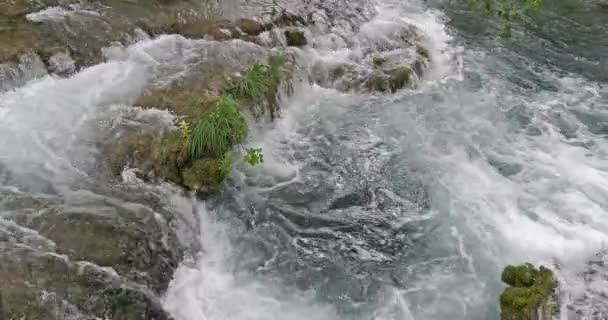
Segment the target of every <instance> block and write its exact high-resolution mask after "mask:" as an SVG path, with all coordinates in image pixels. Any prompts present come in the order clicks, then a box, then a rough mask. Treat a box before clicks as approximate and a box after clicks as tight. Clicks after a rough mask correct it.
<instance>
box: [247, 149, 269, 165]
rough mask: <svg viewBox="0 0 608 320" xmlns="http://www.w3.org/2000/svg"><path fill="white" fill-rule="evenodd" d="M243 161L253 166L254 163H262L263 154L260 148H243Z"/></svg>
mask: <svg viewBox="0 0 608 320" xmlns="http://www.w3.org/2000/svg"><path fill="white" fill-rule="evenodd" d="M243 161H245V162H247V163H248V164H250V165H252V166H255V165H256V164H260V163H264V155H263V154H262V149H261V148H248V149H247V150H245V156H244V157H243Z"/></svg>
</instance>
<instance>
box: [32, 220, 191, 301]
mask: <svg viewBox="0 0 608 320" xmlns="http://www.w3.org/2000/svg"><path fill="white" fill-rule="evenodd" d="M26 226H28V227H30V228H32V229H34V230H36V231H38V232H39V234H41V235H43V236H44V237H46V238H47V239H49V240H52V241H53V242H54V243H55V245H56V248H57V252H58V253H59V254H65V255H66V256H67V257H69V259H70V260H73V261H87V262H91V263H94V264H96V265H98V266H100V267H110V268H112V269H113V270H114V271H116V272H118V273H119V274H120V275H122V276H123V277H125V278H127V279H129V280H131V281H133V282H136V283H139V284H142V285H145V286H146V287H148V288H150V289H152V290H154V291H155V292H157V293H161V292H163V291H164V290H165V289H166V287H167V285H168V283H169V281H170V280H171V277H172V274H173V271H174V269H175V268H176V267H177V264H178V261H179V260H180V258H181V257H180V252H179V251H178V250H177V249H176V248H178V246H177V245H176V243H171V239H166V241H167V242H168V243H163V242H162V240H161V239H162V238H163V233H164V232H163V227H162V226H161V225H160V223H159V221H158V220H156V219H155V217H154V215H153V214H152V213H147V215H145V216H144V215H142V216H141V217H138V216H136V215H134V214H133V213H131V212H124V211H122V210H116V209H114V208H104V210H99V212H86V211H81V212H71V211H50V212H47V213H45V214H42V215H38V216H36V217H34V218H33V219H31V221H30V222H29V223H27V224H26ZM169 238H170V237H169Z"/></svg>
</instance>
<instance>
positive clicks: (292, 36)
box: [285, 30, 308, 47]
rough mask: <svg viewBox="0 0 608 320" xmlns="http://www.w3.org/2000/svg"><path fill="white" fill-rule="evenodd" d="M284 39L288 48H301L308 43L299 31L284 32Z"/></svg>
mask: <svg viewBox="0 0 608 320" xmlns="http://www.w3.org/2000/svg"><path fill="white" fill-rule="evenodd" d="M285 39H286V40H287V45H288V46H290V47H303V46H305V45H306V44H307V43H308V41H306V37H305V36H304V32H302V31H301V30H285Z"/></svg>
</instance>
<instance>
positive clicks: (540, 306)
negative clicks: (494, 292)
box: [500, 263, 556, 320]
mask: <svg viewBox="0 0 608 320" xmlns="http://www.w3.org/2000/svg"><path fill="white" fill-rule="evenodd" d="M501 279H502V281H503V282H504V283H506V284H508V285H509V287H507V288H506V289H505V290H504V291H503V293H502V294H501V295H500V310H501V311H500V319H501V320H548V319H551V316H552V314H553V312H554V311H555V310H554V308H556V307H555V306H554V301H553V290H554V288H555V281H554V278H553V272H552V271H551V270H549V269H547V268H545V267H543V266H540V268H538V269H536V268H535V267H534V266H533V265H532V264H529V263H526V264H524V265H519V266H507V267H506V268H505V269H504V270H503V273H502V276H501Z"/></svg>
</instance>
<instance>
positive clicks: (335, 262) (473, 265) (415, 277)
mask: <svg viewBox="0 0 608 320" xmlns="http://www.w3.org/2000/svg"><path fill="white" fill-rule="evenodd" d="M328 3H331V5H335V6H336V7H338V8H341V7H340V6H345V7H344V8H347V6H352V7H353V8H356V9H357V10H353V12H354V13H353V12H351V11H349V10H347V9H345V10H344V11H345V14H344V15H345V16H348V17H349V23H345V22H344V20H340V17H338V18H336V19H337V20H336V21H335V23H333V24H329V25H327V26H326V28H322V27H319V28H317V29H314V28H312V29H311V31H310V32H309V34H308V36H309V38H310V39H311V40H313V43H314V48H308V49H304V50H297V49H294V50H295V52H296V53H297V55H298V56H299V58H300V61H301V63H302V64H303V65H304V66H306V65H307V64H310V66H312V65H315V64H321V65H326V64H331V63H334V62H336V61H338V62H340V61H349V62H353V63H359V64H365V63H366V61H363V59H362V55H363V52H364V51H365V50H366V49H367V48H369V46H370V45H378V44H382V45H388V46H395V41H396V40H395V39H394V38H393V35H394V34H395V32H398V31H399V30H401V28H406V27H407V26H408V25H414V26H416V27H417V28H419V29H420V30H421V31H422V33H423V35H424V38H423V39H422V40H421V41H422V42H423V43H424V45H425V46H426V47H427V48H428V49H429V51H430V52H431V58H432V63H431V65H430V66H429V69H428V70H427V73H426V74H425V76H424V77H422V78H421V79H419V81H418V85H417V86H416V87H415V88H412V89H404V90H401V91H399V92H397V93H396V94H394V95H385V94H357V93H342V92H340V91H337V90H335V89H333V88H331V87H322V86H319V85H316V84H309V83H308V82H302V83H297V84H295V87H294V92H293V94H292V95H290V96H289V97H285V98H284V99H283V100H282V102H281V117H280V118H279V119H278V120H276V121H275V122H274V123H272V124H261V125H259V126H258V127H255V128H254V132H253V134H252V138H251V140H250V141H249V142H248V144H250V145H251V146H256V147H262V148H263V150H264V155H265V160H266V161H265V163H264V164H263V165H261V166H257V167H254V168H251V167H247V166H245V165H242V164H237V165H236V167H235V168H234V170H233V171H232V172H231V174H230V177H229V179H228V181H227V182H226V184H225V186H224V187H223V189H222V191H221V192H220V194H218V195H216V196H214V197H213V198H212V199H209V200H207V201H205V202H201V201H197V200H194V199H190V198H184V197H183V196H181V195H179V194H176V193H174V192H173V191H167V189H166V188H160V189H158V188H156V187H153V186H147V187H144V189H148V190H149V189H152V190H156V191H155V192H158V193H159V194H160V195H161V199H164V200H162V201H164V204H163V205H164V206H165V207H167V208H169V210H173V211H176V212H178V213H183V214H184V215H187V214H188V213H190V212H196V213H197V214H198V215H199V220H200V221H199V223H198V225H200V244H201V246H202V251H201V252H200V254H199V255H198V256H197V257H196V258H193V259H191V261H186V262H185V263H184V264H183V265H182V266H181V267H180V268H179V269H178V270H177V272H176V274H175V279H174V281H173V282H172V284H171V286H170V288H169V291H168V292H167V294H166V297H164V305H165V308H166V309H167V310H168V311H169V312H171V314H172V315H173V316H174V317H175V318H176V319H177V320H190V319H209V320H215V319H221V320H224V319H235V320H236V319H239V320H240V319H286V320H289V319H378V320H381V319H496V318H497V316H498V303H497V302H498V295H499V293H500V291H501V290H502V288H503V287H502V284H501V283H500V279H499V278H500V271H501V270H502V268H503V267H504V266H505V265H506V264H509V263H521V262H524V261H529V262H533V263H536V264H544V265H548V266H551V267H553V268H554V269H555V270H556V273H557V275H558V278H559V279H560V280H561V286H562V287H561V296H560V298H561V303H562V313H561V315H562V318H563V319H579V318H581V319H587V318H588V319H592V318H591V316H590V315H591V314H592V313H593V312H595V313H596V316H598V317H597V318H593V319H604V318H606V317H608V313H606V312H607V311H606V310H607V308H606V304H607V302H606V301H604V300H605V299H603V298H601V294H602V293H604V294H605V293H606V287H608V286H606V285H605V279H604V277H606V276H608V273H606V272H607V271H606V270H602V268H601V264H599V263H598V265H599V267H594V270H595V271H596V273H595V275H594V276H589V273H585V271H587V270H588V269H589V268H592V267H591V266H589V264H588V262H589V261H598V260H599V261H601V260H602V259H603V258H602V257H601V256H596V255H597V254H598V253H599V252H601V251H602V250H603V249H604V248H605V243H606V241H608V212H607V210H606V208H607V206H608V162H607V159H606V157H607V152H608V144H607V143H606V139H605V137H606V135H607V134H608V113H607V112H608V111H606V106H607V105H608V91H607V90H608V89H606V88H605V81H606V80H607V79H608V40H606V39H607V38H606V37H603V35H605V34H606V32H608V24H607V22H606V21H608V10H606V9H605V8H602V7H594V6H593V4H576V5H573V4H572V3H566V2H560V3H558V4H555V5H552V6H550V8H549V9H548V11H546V12H544V13H541V14H538V15H537V16H534V17H530V19H529V20H527V21H526V22H525V23H521V24H517V25H516V26H515V30H514V38H513V39H497V37H496V36H495V34H496V32H497V30H498V28H499V27H498V26H497V21H494V20H492V19H489V18H485V17H482V18H480V17H479V15H478V14H477V13H471V12H470V11H468V10H464V9H463V8H461V7H459V6H455V5H446V4H443V3H419V2H416V1H397V0H378V2H375V3H368V2H366V1H353V2H352V3H351V4H348V2H347V1H343V3H342V2H341V1H331V2H328ZM327 6H330V4H328V5H327ZM573 6H574V8H577V10H573V9H572V8H573ZM353 8H351V9H353ZM602 10H603V11H602ZM349 13H353V14H352V15H349ZM217 46H218V45H216V44H213V43H209V42H206V41H191V40H186V39H183V38H181V37H175V36H166V37H163V38H160V39H157V40H144V41H142V42H140V43H139V44H137V45H134V46H132V47H130V48H128V49H126V50H118V49H116V51H110V52H109V53H108V54H109V55H110V58H111V59H110V61H109V62H107V63H104V64H101V65H98V66H95V67H91V68H89V69H86V70H84V71H82V72H80V73H78V74H76V75H74V76H73V77H71V78H69V79H55V78H52V77H47V78H43V79H40V80H35V81H32V82H30V83H28V84H27V85H26V86H24V87H21V88H18V89H16V90H15V91H12V92H7V93H3V94H2V96H0V97H1V100H0V135H1V136H2V137H11V138H10V139H4V140H3V141H2V144H0V164H1V165H2V167H0V168H1V169H2V170H5V171H6V172H9V173H10V174H7V175H5V176H6V177H8V178H6V177H5V178H4V179H3V184H4V185H3V186H2V187H3V190H6V192H7V194H14V193H15V192H16V191H15V190H20V192H29V193H32V194H35V195H40V194H52V195H53V196H54V197H59V198H62V197H68V195H66V192H67V191H65V190H64V189H61V188H59V189H58V188H56V186H66V185H67V186H70V187H72V188H73V186H76V185H77V186H79V187H80V188H90V187H89V186H88V185H89V184H88V183H83V182H82V181H89V182H90V184H92V185H95V181H96V180H95V179H96V178H95V176H94V174H93V173H92V172H93V171H94V168H95V166H94V164H93V163H91V159H92V158H94V156H95V155H96V154H97V153H98V150H96V148H95V140H96V139H98V138H99V137H100V136H101V137H102V136H104V135H108V134H110V133H111V132H112V130H113V129H114V128H115V127H114V126H115V124H116V123H120V124H122V125H125V124H131V123H133V122H144V123H146V124H150V123H152V125H158V124H159V123H160V124H162V123H166V122H167V121H170V120H171V118H170V116H169V115H167V114H165V113H162V112H150V111H147V112H143V113H142V112H136V111H134V110H132V109H130V108H128V107H127V106H126V105H125V104H126V103H128V102H129V101H130V100H132V99H133V98H134V97H136V96H137V95H138V94H139V93H140V92H141V91H142V90H143V88H145V87H146V86H148V85H150V83H153V82H154V81H161V80H164V81H166V80H167V79H170V78H173V77H177V76H179V75H180V74H182V73H184V72H187V69H188V67H189V66H191V65H193V64H195V61H197V59H200V58H201V57H203V58H208V50H209V49H210V48H216V47H217ZM250 47H251V46H247V45H244V44H243V43H241V42H235V43H232V44H231V45H230V47H228V49H226V50H228V51H229V52H233V51H234V50H237V49H236V48H243V52H249V51H250V50H251V48H250ZM203 52H204V54H203ZM222 54H225V51H222ZM239 54H242V52H240V51H239V52H236V53H234V56H235V57H236V56H238V55H239ZM220 56H221V54H220ZM304 70H306V68H304ZM304 73H306V71H304ZM74 123H79V124H81V125H78V126H74ZM108 124H111V125H108ZM41 181H42V182H41ZM44 186H48V187H44ZM14 187H15V188H14ZM68 189H69V188H68ZM95 192H101V191H99V190H96V191H95ZM142 192H143V191H142ZM106 196H108V195H106ZM0 221H1V219H0ZM602 272H603V273H602ZM598 273H599V275H597V274H598ZM583 297H585V298H584V299H582V298H583ZM598 312H599V313H600V314H599V315H598V314H597V313H598ZM602 312H604V313H602Z"/></svg>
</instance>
